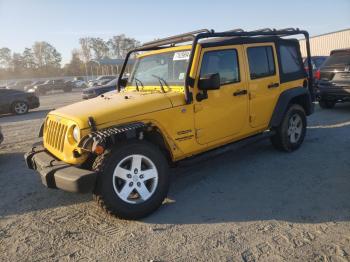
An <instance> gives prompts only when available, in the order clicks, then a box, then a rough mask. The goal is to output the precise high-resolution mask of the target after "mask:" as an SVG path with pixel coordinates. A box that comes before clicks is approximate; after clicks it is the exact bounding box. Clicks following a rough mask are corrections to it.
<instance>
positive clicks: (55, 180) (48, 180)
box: [24, 144, 96, 193]
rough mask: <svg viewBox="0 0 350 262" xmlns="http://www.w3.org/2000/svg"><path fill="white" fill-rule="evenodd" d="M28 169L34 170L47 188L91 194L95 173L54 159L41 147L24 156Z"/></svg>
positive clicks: (35, 147)
mask: <svg viewBox="0 0 350 262" xmlns="http://www.w3.org/2000/svg"><path fill="white" fill-rule="evenodd" d="M24 159H25V162H26V164H27V167H28V168H29V169H33V170H36V171H37V172H38V173H39V175H40V178H41V181H42V183H43V184H44V185H45V186H46V187H48V188H58V189H62V190H64V191H68V192H74V193H89V192H92V191H93V189H94V187H95V183H96V173H95V172H92V171H90V170H85V169H81V168H78V167H75V166H72V165H69V164H66V163H65V162H63V161H60V160H59V159H57V158H55V157H54V156H53V155H51V154H50V153H49V152H48V151H47V150H46V149H45V148H44V147H43V146H42V144H39V145H37V146H34V147H33V148H32V150H31V151H29V152H28V153H26V154H25V155H24Z"/></svg>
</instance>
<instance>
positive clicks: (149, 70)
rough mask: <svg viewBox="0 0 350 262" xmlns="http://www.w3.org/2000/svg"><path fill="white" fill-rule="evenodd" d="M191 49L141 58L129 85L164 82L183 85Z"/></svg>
mask: <svg viewBox="0 0 350 262" xmlns="http://www.w3.org/2000/svg"><path fill="white" fill-rule="evenodd" d="M189 56H190V51H174V52H168V53H162V54H156V55H150V56H145V57H141V58H139V59H138V60H137V61H136V63H135V66H134V69H133V71H132V73H131V77H130V78H129V82H128V85H139V86H140V85H141V86H158V85H161V84H160V82H162V84H165V85H173V86H183V85H184V84H185V76H186V70H187V66H188V60H189Z"/></svg>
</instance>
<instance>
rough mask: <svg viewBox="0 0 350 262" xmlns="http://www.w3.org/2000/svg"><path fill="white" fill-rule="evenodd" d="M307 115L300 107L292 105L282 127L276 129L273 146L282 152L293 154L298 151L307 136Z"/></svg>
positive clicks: (272, 138)
mask: <svg viewBox="0 0 350 262" xmlns="http://www.w3.org/2000/svg"><path fill="white" fill-rule="evenodd" d="M306 125H307V121H306V114H305V111H304V109H303V107H301V106H300V105H297V104H294V105H291V106H290V107H289V108H288V110H287V112H286V113H285V114H284V117H283V119H282V121H281V123H280V125H279V126H278V127H277V128H275V129H274V131H276V134H275V135H273V136H272V137H271V143H272V145H273V146H274V147H275V148H276V149H278V150H281V151H285V152H292V151H294V150H297V149H298V148H299V147H300V146H301V144H302V143H303V141H304V138H305V135H306Z"/></svg>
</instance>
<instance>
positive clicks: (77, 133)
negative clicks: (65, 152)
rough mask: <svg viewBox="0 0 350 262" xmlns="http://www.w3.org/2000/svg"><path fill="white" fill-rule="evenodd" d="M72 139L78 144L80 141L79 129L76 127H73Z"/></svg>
mask: <svg viewBox="0 0 350 262" xmlns="http://www.w3.org/2000/svg"><path fill="white" fill-rule="evenodd" d="M73 138H74V140H75V141H76V142H79V139H80V129H79V127H78V126H75V127H74V129H73Z"/></svg>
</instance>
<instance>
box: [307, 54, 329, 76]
mask: <svg viewBox="0 0 350 262" xmlns="http://www.w3.org/2000/svg"><path fill="white" fill-rule="evenodd" d="M327 57H328V56H312V57H311V65H312V72H313V74H314V77H315V76H316V75H315V74H316V72H317V70H318V69H319V68H320V66H321V65H322V64H323V63H324V61H326V59H327ZM304 68H305V71H306V73H308V72H309V66H308V64H307V60H306V58H305V59H304Z"/></svg>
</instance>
